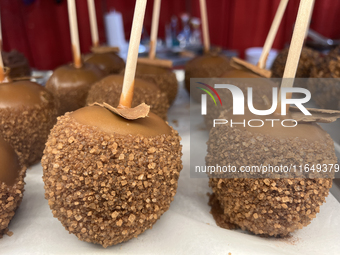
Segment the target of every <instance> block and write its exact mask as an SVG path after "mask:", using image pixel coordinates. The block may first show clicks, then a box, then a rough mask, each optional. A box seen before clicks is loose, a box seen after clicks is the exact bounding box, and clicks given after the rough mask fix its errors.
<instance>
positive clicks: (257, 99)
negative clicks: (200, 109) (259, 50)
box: [204, 68, 277, 130]
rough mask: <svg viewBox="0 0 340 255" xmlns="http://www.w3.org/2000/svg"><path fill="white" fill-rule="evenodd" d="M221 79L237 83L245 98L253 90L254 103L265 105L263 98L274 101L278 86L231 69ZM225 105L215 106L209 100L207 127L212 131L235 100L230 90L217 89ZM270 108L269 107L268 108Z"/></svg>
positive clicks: (250, 74)
mask: <svg viewBox="0 0 340 255" xmlns="http://www.w3.org/2000/svg"><path fill="white" fill-rule="evenodd" d="M220 78H225V79H227V78H230V79H232V80H231V81H232V82H234V83H235V82H236V83H237V84H234V85H236V86H237V87H238V88H240V89H241V90H242V92H243V94H244V96H245V97H247V88H248V87H252V88H253V102H254V103H256V104H257V103H259V104H261V103H264V99H263V97H265V98H267V99H268V100H269V102H271V100H272V89H273V87H277V85H276V84H275V83H274V82H272V81H270V80H269V79H267V78H263V77H261V76H259V75H256V74H254V73H252V72H249V71H244V70H238V69H234V68H233V69H230V70H228V71H227V72H225V73H224V74H223V75H222V76H221V77H220ZM216 91H217V92H218V94H219V96H220V98H221V100H222V103H223V105H222V106H221V105H215V104H214V102H213V101H212V100H209V99H208V100H207V115H204V121H205V124H206V127H207V128H208V129H209V130H210V129H211V128H212V126H213V121H214V119H218V117H219V115H220V114H221V112H222V111H225V110H228V109H230V108H231V107H232V106H233V98H232V95H231V92H230V91H229V90H228V89H216ZM268 108H269V107H268Z"/></svg>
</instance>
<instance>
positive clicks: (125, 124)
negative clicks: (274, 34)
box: [70, 106, 171, 137]
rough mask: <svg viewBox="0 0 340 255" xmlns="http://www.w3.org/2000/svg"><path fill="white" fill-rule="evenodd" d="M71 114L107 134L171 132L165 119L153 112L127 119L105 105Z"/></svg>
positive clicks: (147, 135)
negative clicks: (140, 117)
mask: <svg viewBox="0 0 340 255" xmlns="http://www.w3.org/2000/svg"><path fill="white" fill-rule="evenodd" d="M70 116H71V117H72V118H74V119H75V120H76V121H77V122H78V123H80V124H83V125H88V126H94V127H98V128H99V129H100V130H101V131H103V132H105V133H107V134H120V135H128V134H131V135H143V136H145V137H153V136H157V135H162V134H167V135H169V134H170V133H171V129H170V127H169V126H168V125H167V124H166V123H165V122H164V120H162V119H161V118H160V117H158V116H157V115H156V114H153V113H152V112H150V113H149V115H148V117H146V118H143V119H137V120H127V119H124V118H122V117H120V116H118V115H116V114H114V113H112V112H110V111H109V110H107V109H105V108H103V107H99V106H88V107H84V108H81V109H79V110H77V111H75V112H73V113H71V115H70Z"/></svg>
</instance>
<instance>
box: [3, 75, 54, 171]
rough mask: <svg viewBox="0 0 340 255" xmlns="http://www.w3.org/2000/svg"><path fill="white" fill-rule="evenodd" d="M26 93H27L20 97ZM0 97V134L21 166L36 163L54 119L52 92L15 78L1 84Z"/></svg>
mask: <svg viewBox="0 0 340 255" xmlns="http://www.w3.org/2000/svg"><path fill="white" fill-rule="evenodd" d="M24 93H26V94H25V95H24ZM19 94H22V95H21V96H19ZM26 95H30V96H29V97H28V99H27V98H26V99H23V97H25V96H26ZM6 98H8V99H11V101H8V100H7V99H6ZM0 99H1V100H3V102H5V103H4V104H1V103H0V105H1V107H0V134H1V135H2V136H3V138H4V139H5V140H6V141H7V142H9V143H10V144H11V145H12V146H13V148H14V149H15V151H16V152H17V154H18V155H19V159H20V161H21V162H22V163H23V164H24V165H26V166H31V165H33V164H35V163H37V162H38V161H39V160H40V159H41V156H42V153H43V150H44V147H45V142H46V140H47V137H48V134H49V132H50V129H51V128H52V127H53V125H54V124H55V122H56V117H57V110H56V105H55V101H54V98H53V96H52V94H51V93H50V92H48V91H47V90H46V89H45V88H44V87H42V86H40V85H39V84H37V83H34V82H28V81H18V82H13V83H3V84H0ZM6 106H7V107H6Z"/></svg>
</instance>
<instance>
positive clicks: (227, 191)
mask: <svg viewBox="0 0 340 255" xmlns="http://www.w3.org/2000/svg"><path fill="white" fill-rule="evenodd" d="M222 117H225V116H224V115H223V113H222ZM305 125H309V124H305ZM299 126H300V124H299V125H298V126H297V127H296V128H299ZM311 126H312V125H311ZM304 128H306V127H304ZM311 128H312V129H313V128H314V127H311ZM307 129H308V128H307ZM254 130H255V129H254ZM273 130H274V129H273ZM307 131H308V130H307ZM320 134H322V135H323V136H324V139H323V140H316V141H311V140H309V139H301V138H299V137H294V136H293V137H289V138H282V137H280V138H277V137H276V136H273V135H271V134H270V133H269V132H268V133H267V134H261V133H255V132H250V131H248V130H241V129H239V128H230V126H227V125H221V126H219V127H216V128H213V129H212V130H211V131H210V137H209V141H208V155H207V157H206V163H207V165H215V164H219V165H228V164H231V165H233V166H236V167H237V169H239V168H240V166H253V165H255V166H260V165H261V164H263V165H268V164H270V165H272V166H277V165H278V166H280V165H281V164H282V165H284V166H290V164H292V165H297V166H299V165H304V164H309V166H311V165H313V164H314V165H316V164H329V163H330V164H335V163H336V162H337V158H336V156H335V152H334V145H333V140H332V139H331V138H330V136H329V135H328V134H326V133H325V132H324V131H322V130H321V128H320ZM209 185H210V186H211V187H212V189H213V192H214V194H215V196H216V198H217V199H218V201H219V204H220V206H221V208H222V210H223V212H224V214H225V216H223V217H219V218H220V219H221V218H222V219H225V220H228V221H229V222H227V223H231V224H235V225H237V226H239V227H240V228H242V229H243V230H248V231H250V232H253V233H255V234H260V235H266V236H287V235H288V234H289V233H291V232H293V231H295V230H297V229H301V228H302V227H304V226H307V225H308V224H309V223H310V222H311V220H312V219H313V218H315V217H316V214H317V213H318V212H319V209H320V206H321V204H322V203H323V202H325V197H327V196H328V192H329V188H330V187H331V185H332V180H331V179H318V178H315V179H302V178H295V179H289V178H282V179H251V178H248V179H242V178H239V179H225V178H224V179H223V178H211V179H210V181H209Z"/></svg>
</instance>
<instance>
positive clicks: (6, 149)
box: [0, 137, 22, 186]
mask: <svg viewBox="0 0 340 255" xmlns="http://www.w3.org/2000/svg"><path fill="white" fill-rule="evenodd" d="M21 168H22V167H21V166H20V163H19V158H18V155H17V154H16V153H15V151H14V149H13V148H12V146H11V145H10V144H9V143H8V142H6V141H5V140H4V139H3V138H2V137H0V184H1V183H5V184H6V185H8V186H12V185H13V184H14V183H15V180H16V179H17V178H18V177H19V173H20V170H21Z"/></svg>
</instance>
